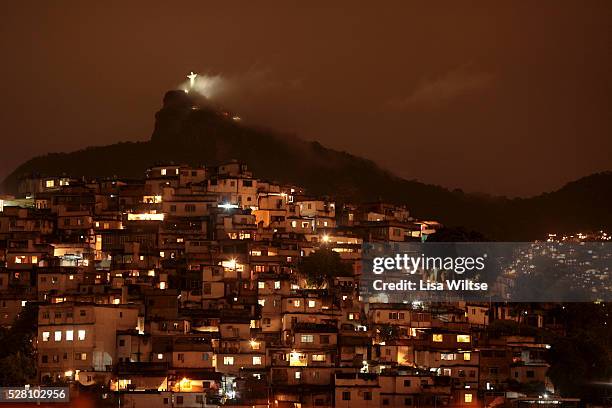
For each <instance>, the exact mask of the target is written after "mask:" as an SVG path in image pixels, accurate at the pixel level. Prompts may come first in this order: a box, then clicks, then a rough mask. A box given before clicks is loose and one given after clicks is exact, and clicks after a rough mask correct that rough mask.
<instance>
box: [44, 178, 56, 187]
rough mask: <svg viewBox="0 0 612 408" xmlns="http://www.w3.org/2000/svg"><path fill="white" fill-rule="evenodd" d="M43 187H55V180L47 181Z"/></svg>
mask: <svg viewBox="0 0 612 408" xmlns="http://www.w3.org/2000/svg"><path fill="white" fill-rule="evenodd" d="M45 186H47V188H50V187H53V186H55V180H47V181H46V182H45Z"/></svg>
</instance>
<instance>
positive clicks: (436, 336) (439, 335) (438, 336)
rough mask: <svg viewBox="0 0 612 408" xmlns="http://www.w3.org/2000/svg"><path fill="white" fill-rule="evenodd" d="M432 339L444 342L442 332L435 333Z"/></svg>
mask: <svg viewBox="0 0 612 408" xmlns="http://www.w3.org/2000/svg"><path fill="white" fill-rule="evenodd" d="M432 340H433V341H435V342H436V343H441V342H442V335H441V334H434V335H433V338H432Z"/></svg>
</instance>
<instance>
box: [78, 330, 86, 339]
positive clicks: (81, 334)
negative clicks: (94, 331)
mask: <svg viewBox="0 0 612 408" xmlns="http://www.w3.org/2000/svg"><path fill="white" fill-rule="evenodd" d="M77 336H78V339H79V340H80V341H83V340H85V330H79V331H78V333H77Z"/></svg>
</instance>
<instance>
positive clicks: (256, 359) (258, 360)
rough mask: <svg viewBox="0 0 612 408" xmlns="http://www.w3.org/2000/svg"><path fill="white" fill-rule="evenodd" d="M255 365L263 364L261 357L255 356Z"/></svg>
mask: <svg viewBox="0 0 612 408" xmlns="http://www.w3.org/2000/svg"><path fill="white" fill-rule="evenodd" d="M253 365H261V357H260V356H253Z"/></svg>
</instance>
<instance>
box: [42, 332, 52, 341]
mask: <svg viewBox="0 0 612 408" xmlns="http://www.w3.org/2000/svg"><path fill="white" fill-rule="evenodd" d="M50 334H51V333H49V332H43V334H42V340H43V341H49V335H50Z"/></svg>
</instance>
